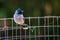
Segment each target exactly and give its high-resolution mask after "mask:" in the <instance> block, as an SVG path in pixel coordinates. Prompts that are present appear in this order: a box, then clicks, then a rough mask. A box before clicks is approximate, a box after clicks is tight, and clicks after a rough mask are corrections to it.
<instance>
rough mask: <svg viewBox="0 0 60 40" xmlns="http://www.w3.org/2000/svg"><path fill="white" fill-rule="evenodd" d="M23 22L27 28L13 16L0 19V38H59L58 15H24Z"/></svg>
mask: <svg viewBox="0 0 60 40" xmlns="http://www.w3.org/2000/svg"><path fill="white" fill-rule="evenodd" d="M25 23H27V24H28V25H29V26H28V28H29V29H28V30H23V29H22V26H20V25H18V24H16V23H15V22H14V20H13V18H2V19H0V40H60V16H44V17H25ZM4 27H7V28H5V29H3V28H4Z"/></svg>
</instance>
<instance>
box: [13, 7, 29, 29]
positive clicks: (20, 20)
mask: <svg viewBox="0 0 60 40" xmlns="http://www.w3.org/2000/svg"><path fill="white" fill-rule="evenodd" d="M23 12H24V11H23V10H22V9H21V8H18V9H16V11H15V13H14V15H13V19H14V22H15V23H16V24H19V25H21V26H22V29H24V30H25V29H28V24H26V23H25V19H24V15H23Z"/></svg>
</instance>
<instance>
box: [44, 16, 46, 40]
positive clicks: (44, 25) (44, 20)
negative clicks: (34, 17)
mask: <svg viewBox="0 0 60 40" xmlns="http://www.w3.org/2000/svg"><path fill="white" fill-rule="evenodd" d="M45 26H46V18H45V17H44V35H46V27H45ZM44 39H45V40H46V36H45V38H44Z"/></svg>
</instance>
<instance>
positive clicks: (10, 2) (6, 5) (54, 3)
mask: <svg viewBox="0 0 60 40" xmlns="http://www.w3.org/2000/svg"><path fill="white" fill-rule="evenodd" d="M17 8H21V9H23V10H24V16H34V17H35V16H50V15H52V16H53V15H54V16H59V15H60V0H0V18H7V17H8V18H9V17H13V14H14V12H15V10H16V9H17Z"/></svg>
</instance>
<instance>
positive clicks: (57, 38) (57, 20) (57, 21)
mask: <svg viewBox="0 0 60 40" xmlns="http://www.w3.org/2000/svg"><path fill="white" fill-rule="evenodd" d="M58 21H59V20H58V17H57V35H59V24H58ZM57 40H59V37H57Z"/></svg>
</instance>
